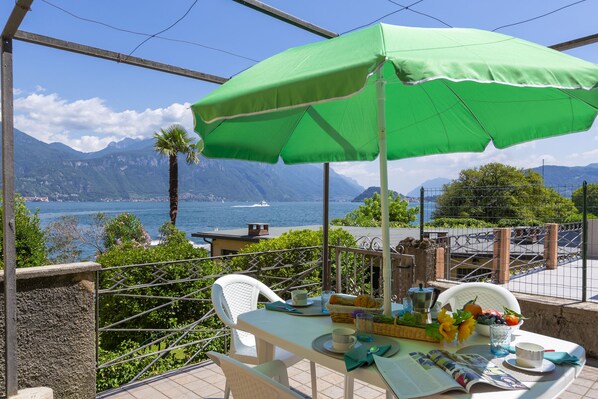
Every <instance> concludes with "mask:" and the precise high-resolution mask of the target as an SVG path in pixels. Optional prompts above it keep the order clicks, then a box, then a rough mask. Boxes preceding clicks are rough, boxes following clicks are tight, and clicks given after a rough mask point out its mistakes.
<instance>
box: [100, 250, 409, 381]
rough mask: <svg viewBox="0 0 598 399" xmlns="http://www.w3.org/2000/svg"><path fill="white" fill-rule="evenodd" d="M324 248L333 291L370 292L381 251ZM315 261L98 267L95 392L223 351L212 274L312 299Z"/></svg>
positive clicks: (403, 267)
mask: <svg viewBox="0 0 598 399" xmlns="http://www.w3.org/2000/svg"><path fill="white" fill-rule="evenodd" d="M364 245H365V244H364ZM332 248H333V250H334V251H335V254H336V256H335V259H333V260H332V262H331V264H332V272H333V274H334V276H333V280H332V281H335V280H334V279H337V280H338V281H340V283H339V284H340V285H339V286H338V287H337V288H338V289H342V291H343V292H345V293H354V294H359V293H363V292H372V293H377V292H378V291H377V290H378V288H377V287H378V286H377V284H378V283H376V281H379V278H381V276H380V274H381V273H379V270H380V269H379V264H380V262H381V259H382V253H381V251H379V250H378V249H376V248H377V244H374V243H371V242H370V244H369V248H368V249H364V247H361V248H347V247H340V246H335V247H332ZM321 264H322V261H321V247H304V248H295V249H287V250H277V251H268V252H262V253H250V254H236V255H227V256H217V257H210V258H201V259H189V260H182V261H173V262H159V263H147V264H136V265H126V266H118V267H106V268H103V269H101V270H100V271H99V272H98V276H97V281H98V283H97V287H98V289H97V292H96V306H97V308H96V312H97V317H96V320H97V353H98V359H97V387H98V391H103V390H106V389H109V388H114V387H118V386H121V385H124V384H126V383H129V382H134V381H138V380H142V379H145V378H147V377H150V376H152V375H156V374H161V373H163V372H165V371H168V370H172V369H175V368H179V367H183V366H186V365H189V364H192V363H196V362H199V361H202V360H204V359H205V352H207V351H209V350H217V351H220V352H224V351H226V348H227V343H228V342H227V341H228V338H229V336H230V333H229V330H228V329H227V328H225V327H224V325H223V324H222V323H221V321H220V320H219V319H218V317H217V316H216V314H215V312H214V310H213V308H212V304H211V299H210V293H211V286H212V284H213V283H214V281H215V280H216V279H217V278H218V277H220V276H223V275H226V274H230V273H242V274H248V275H251V276H252V277H254V278H257V279H259V280H260V281H262V282H264V283H265V284H266V285H268V286H269V287H270V288H272V289H273V290H274V291H275V292H276V293H277V294H278V295H280V296H281V297H282V298H285V299H287V298H289V297H290V294H289V293H290V291H292V290H294V289H297V288H304V289H307V290H308V291H310V292H311V293H312V294H319V292H320V289H321V284H322V283H321ZM393 265H395V266H396V267H395V270H397V272H400V273H404V272H409V270H408V269H409V268H411V267H412V265H413V257H412V256H409V255H401V254H396V253H395V254H393ZM357 276H359V277H357ZM397 276H398V275H397ZM403 277H404V276H403ZM373 287H376V288H375V290H372V288H373Z"/></svg>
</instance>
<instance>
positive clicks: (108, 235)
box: [102, 212, 150, 250]
mask: <svg viewBox="0 0 598 399" xmlns="http://www.w3.org/2000/svg"><path fill="white" fill-rule="evenodd" d="M102 238H103V241H104V248H105V249H106V250H108V249H110V248H111V247H113V246H115V245H120V244H124V243H131V244H133V245H134V246H142V247H143V246H147V245H149V243H150V236H149V234H148V233H147V231H145V228H144V227H143V225H142V224H141V221H140V220H139V218H138V217H137V216H135V215H133V214H132V213H127V212H124V213H121V214H120V215H117V216H115V217H113V218H112V219H109V220H108V221H107V222H106V226H105V227H104V234H103V237H102Z"/></svg>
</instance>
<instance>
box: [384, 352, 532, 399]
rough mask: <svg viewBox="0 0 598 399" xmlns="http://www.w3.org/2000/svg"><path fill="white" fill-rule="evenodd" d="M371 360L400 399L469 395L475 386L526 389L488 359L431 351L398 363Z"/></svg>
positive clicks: (402, 359)
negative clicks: (435, 395)
mask: <svg viewBox="0 0 598 399" xmlns="http://www.w3.org/2000/svg"><path fill="white" fill-rule="evenodd" d="M374 360H375V362H376V366H377V367H378V371H379V372H380V374H381V375H382V377H383V378H384V380H385V381H386V385H387V386H388V388H389V389H390V390H391V391H393V392H394V394H395V395H396V396H397V397H398V398H401V399H409V398H419V397H422V396H428V395H433V394H437V393H442V392H447V391H452V390H460V391H464V392H469V390H470V389H471V387H472V386H473V385H474V384H478V383H484V384H490V385H493V386H495V387H497V388H500V389H528V388H527V387H526V386H525V385H523V384H522V383H521V382H519V381H518V380H517V379H515V378H514V377H512V376H511V375H509V374H507V373H505V372H504V371H503V370H501V369H500V368H498V367H497V366H496V365H494V364H493V363H491V362H490V361H489V360H488V359H486V358H484V357H482V356H480V355H476V354H463V355H457V354H454V353H450V352H447V351H444V350H440V349H434V350H431V351H430V352H428V354H424V353H421V352H411V353H410V354H409V356H407V357H405V358H401V359H393V358H384V357H380V356H376V355H374Z"/></svg>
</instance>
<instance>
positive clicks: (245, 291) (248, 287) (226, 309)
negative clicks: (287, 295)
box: [212, 274, 318, 398]
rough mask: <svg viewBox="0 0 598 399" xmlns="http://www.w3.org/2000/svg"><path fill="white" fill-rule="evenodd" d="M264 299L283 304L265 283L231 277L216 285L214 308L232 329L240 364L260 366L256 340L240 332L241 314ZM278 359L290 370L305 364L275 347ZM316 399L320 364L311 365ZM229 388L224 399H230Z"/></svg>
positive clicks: (233, 351)
mask: <svg viewBox="0 0 598 399" xmlns="http://www.w3.org/2000/svg"><path fill="white" fill-rule="evenodd" d="M260 294H261V295H263V296H264V297H266V298H267V299H268V300H269V301H270V302H276V301H282V300H283V299H282V298H281V297H279V296H278V295H276V294H275V293H274V291H272V290H271V289H270V288H268V287H267V286H266V285H265V284H263V283H262V282H260V281H258V280H256V279H254V278H252V277H249V276H245V275H242V274H229V275H226V276H223V277H220V278H219V279H217V280H216V281H215V282H214V284H213V285H212V304H213V305H214V310H215V311H216V314H217V315H218V317H219V318H220V320H222V322H223V323H224V324H225V325H226V326H228V327H230V328H231V345H230V349H229V351H228V355H229V356H230V357H232V358H234V359H236V360H238V361H240V362H243V363H248V364H258V358H257V350H256V344H255V337H254V336H253V334H250V333H248V332H245V331H242V330H239V329H238V328H237V317H238V316H239V315H240V314H243V313H246V312H250V311H252V310H255V309H257V303H258V297H259V296H260ZM274 359H275V360H280V361H282V362H283V363H284V364H285V366H286V367H289V366H292V365H293V364H295V363H297V362H299V361H301V357H299V356H297V355H295V354H293V353H290V352H287V351H285V350H284V349H281V348H278V347H275V350H274ZM309 365H310V371H311V387H312V396H313V397H314V398H316V396H317V392H318V390H317V386H316V378H317V376H316V364H315V363H314V362H310V364H309ZM228 396H229V387H228V384H227V386H226V388H225V392H224V397H225V398H228Z"/></svg>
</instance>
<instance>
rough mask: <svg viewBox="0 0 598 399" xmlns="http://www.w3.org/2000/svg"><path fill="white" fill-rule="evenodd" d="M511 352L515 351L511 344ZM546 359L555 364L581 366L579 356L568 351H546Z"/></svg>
mask: <svg viewBox="0 0 598 399" xmlns="http://www.w3.org/2000/svg"><path fill="white" fill-rule="evenodd" d="M509 352H511V353H515V347H513V346H509ZM544 359H546V360H548V361H551V362H552V363H554V364H566V365H572V366H580V365H581V363H579V358H578V357H577V356H573V355H570V354H568V353H567V352H544Z"/></svg>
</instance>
